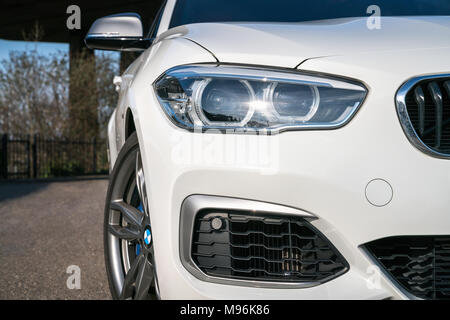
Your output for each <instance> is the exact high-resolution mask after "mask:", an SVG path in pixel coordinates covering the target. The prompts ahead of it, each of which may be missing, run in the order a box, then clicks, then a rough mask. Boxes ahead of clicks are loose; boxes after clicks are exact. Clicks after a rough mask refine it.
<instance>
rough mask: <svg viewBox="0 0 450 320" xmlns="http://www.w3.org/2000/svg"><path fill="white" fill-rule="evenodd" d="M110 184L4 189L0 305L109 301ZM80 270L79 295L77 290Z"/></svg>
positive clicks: (94, 182)
mask: <svg viewBox="0 0 450 320" xmlns="http://www.w3.org/2000/svg"><path fill="white" fill-rule="evenodd" d="M107 183H108V182H107V180H106V179H100V180H81V181H63V182H33V183H30V182H23V183H0V299H110V294H109V289H108V283H107V280H106V275H105V266H104V260H103V237H102V223H103V208H104V199H105V194H106V188H107ZM69 266H78V267H79V271H80V273H79V275H80V278H79V279H80V282H79V284H80V287H81V288H80V289H76V288H74V289H69V288H68V286H67V280H68V278H69V277H70V276H72V277H71V278H70V280H71V281H69V284H71V285H72V287H74V286H75V287H76V285H77V282H76V279H75V277H76V274H77V272H74V271H73V270H77V268H76V267H72V268H74V269H71V270H72V271H71V273H70V274H68V273H67V268H68V267H69Z"/></svg>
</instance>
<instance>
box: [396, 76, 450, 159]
mask: <svg viewBox="0 0 450 320" xmlns="http://www.w3.org/2000/svg"><path fill="white" fill-rule="evenodd" d="M397 110H398V114H399V117H400V121H401V123H402V126H403V129H404V131H405V133H406V135H407V136H408V138H409V140H410V141H411V142H412V143H413V145H415V146H416V147H417V148H418V149H419V150H421V151H423V152H425V153H428V154H430V155H433V156H437V157H441V158H450V75H436V76H426V77H420V78H415V79H412V80H410V81H408V82H407V83H405V84H404V85H403V86H402V87H401V88H400V90H399V92H398V94H397Z"/></svg>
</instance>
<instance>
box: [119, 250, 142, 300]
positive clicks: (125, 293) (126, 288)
mask: <svg viewBox="0 0 450 320" xmlns="http://www.w3.org/2000/svg"><path fill="white" fill-rule="evenodd" d="M143 259H144V255H143V254H140V255H139V256H137V257H136V259H134V261H133V264H132V265H131V267H130V270H128V273H127V274H126V276H125V279H124V281H123V286H122V292H121V293H120V299H122V300H125V299H128V298H132V297H133V292H134V283H135V282H136V277H137V274H138V271H139V266H140V265H141V263H142V261H143Z"/></svg>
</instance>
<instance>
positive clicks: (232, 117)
mask: <svg viewBox="0 0 450 320" xmlns="http://www.w3.org/2000/svg"><path fill="white" fill-rule="evenodd" d="M154 88H155V91H156V94H157V96H158V99H159V101H160V103H161V105H162V107H163V108H164V111H165V112H166V113H167V115H168V116H169V117H170V118H171V119H172V120H173V121H174V122H175V124H177V125H178V126H180V127H182V128H185V129H189V130H192V129H195V128H199V129H227V130H229V129H231V130H237V131H241V130H243V131H245V130H246V129H257V130H260V129H266V130H269V131H281V130H298V129H321V128H324V129H332V128H337V127H340V126H342V125H345V124H346V123H347V122H348V121H349V120H350V119H351V117H352V116H353V115H354V113H355V112H356V111H357V109H358V107H359V106H360V105H361V103H362V102H363V100H364V98H365V96H366V93H367V90H366V88H365V87H364V86H363V85H362V84H359V83H356V82H354V81H348V80H340V79H335V78H331V77H324V76H315V75H310V74H304V73H300V72H288V71H277V70H273V69H256V68H250V67H248V68H247V67H234V66H224V65H191V66H182V67H176V68H173V69H170V70H169V71H167V72H166V73H165V74H164V75H163V76H161V77H160V78H159V79H158V80H157V81H156V82H155V84H154Z"/></svg>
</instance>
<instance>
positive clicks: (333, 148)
mask: <svg viewBox="0 0 450 320" xmlns="http://www.w3.org/2000/svg"><path fill="white" fill-rule="evenodd" d="M445 52H446V51H445V50H443V51H442V50H441V51H439V50H437V51H432V52H430V53H429V55H430V56H433V55H434V56H435V58H436V60H434V62H430V63H428V62H427V63H422V64H418V65H416V68H417V69H416V70H415V71H414V72H415V73H414V74H411V70H410V69H408V64H407V63H406V62H404V63H403V64H402V62H401V60H399V61H398V63H397V65H396V73H395V74H394V73H392V72H391V71H390V68H392V65H390V64H386V65H384V66H380V67H379V69H377V71H373V72H372V73H370V74H368V73H367V67H366V66H367V64H368V61H370V59H373V58H374V57H373V56H370V55H368V56H364V57H360V58H355V57H352V59H350V58H342V57H341V58H339V57H338V58H332V59H324V60H321V59H318V60H312V61H311V62H310V63H309V64H308V63H306V64H305V65H303V66H302V67H304V68H305V69H308V70H310V71H311V70H313V71H320V72H325V71H326V70H333V73H335V74H340V75H346V76H349V77H352V78H355V79H361V80H362V81H364V82H365V83H366V85H367V87H368V88H369V94H368V97H367V99H366V101H365V103H364V105H363V106H362V107H361V109H360V110H359V111H358V113H357V114H356V115H355V117H354V118H353V119H352V121H351V122H350V123H349V124H348V125H346V126H345V127H343V128H340V129H336V130H327V131H325V130H324V131H320V130H317V131H297V132H284V133H281V134H277V135H271V136H264V135H260V136H244V135H236V134H221V133H206V134H202V133H191V132H186V131H183V130H182V129H179V128H177V127H175V126H174V125H173V124H172V123H171V122H170V121H169V120H168V119H167V117H166V116H165V114H164V113H163V111H162V110H161V108H160V107H159V105H158V102H157V99H156V97H155V95H154V93H153V92H152V91H151V90H150V86H148V87H145V88H144V87H141V88H140V87H139V86H136V88H135V89H136V90H144V89H145V90H147V91H146V92H147V93H146V94H141V95H139V96H137V98H136V101H135V103H136V105H138V106H144V105H145V106H148V105H152V107H146V108H144V107H139V115H138V116H137V117H136V116H135V120H136V123H137V125H136V127H137V131H138V138H139V142H140V146H141V149H142V154H143V158H144V169H145V171H146V172H148V173H146V174H148V175H149V176H150V181H149V182H148V184H149V185H148V189H149V190H150V204H151V207H150V212H151V220H152V229H153V233H154V239H155V240H154V241H155V242H154V244H155V252H156V261H157V265H156V268H157V274H158V281H159V286H160V291H161V296H162V298H164V299H407V298H412V297H411V296H409V295H408V294H405V292H404V291H403V290H401V289H400V288H399V286H398V285H396V284H395V283H394V282H393V281H391V280H390V279H389V278H388V277H387V276H386V275H385V274H384V273H383V272H381V273H378V272H377V269H376V268H375V267H374V262H373V261H372V259H371V258H370V257H369V256H368V255H367V254H366V253H365V250H364V249H363V248H362V245H364V244H365V243H368V242H371V241H373V240H376V239H380V238H385V237H390V236H400V235H449V234H450V219H449V218H448V208H449V207H450V197H448V190H449V189H450V174H449V173H450V170H449V169H450V163H449V162H448V161H447V160H442V159H437V158H432V157H430V156H428V155H426V154H424V153H422V152H420V151H419V150H417V149H416V148H415V147H413V146H412V145H411V144H410V143H409V141H408V139H407V138H406V136H405V134H404V132H403V130H402V127H401V125H400V122H399V120H398V117H397V113H396V108H395V103H394V99H395V94H396V91H397V89H398V88H399V87H400V86H401V84H402V83H403V82H404V81H406V80H407V79H408V78H409V77H411V76H413V75H417V74H421V73H425V70H427V71H428V72H433V71H435V72H436V73H438V70H442V69H440V68H442V63H443V57H444V55H443V53H445ZM422 54H423V53H422ZM381 55H382V54H381ZM386 55H388V54H386ZM412 55H414V54H412ZM417 55H418V56H420V53H417ZM378 56H380V54H378ZM391 58H392V56H389V55H388V56H386V57H385V59H386V61H392V59H391ZM389 59H390V60H389ZM446 63H447V62H446ZM348 65H352V69H351V71H349V69H348ZM449 69H450V66H449ZM387 79H389V81H387ZM146 85H148V84H146ZM142 119H145V122H144V121H143V120H142ZM374 180H376V181H384V182H385V183H386V185H388V186H389V188H390V190H391V191H390V192H391V198H389V199H388V200H389V201H385V203H382V205H374V204H372V203H375V204H377V201H378V200H379V198H378V194H377V192H375V194H372V195H369V196H368V195H367V187H368V184H369V183H370V182H371V181H374ZM386 190H387V189H386V188H385V189H384V190H381V191H380V194H383V192H385V191H386ZM387 192H389V191H387ZM193 194H201V195H213V196H222V197H232V198H242V199H250V200H255V201H264V202H270V203H274V204H280V205H284V206H290V207H294V208H298V209H301V210H304V211H306V212H309V213H311V214H313V215H314V216H315V217H316V218H317V219H316V220H314V221H312V224H313V225H314V226H315V227H316V228H317V229H318V230H320V231H321V232H322V233H323V234H324V235H325V236H326V237H327V238H328V240H330V241H331V243H332V244H333V245H334V246H335V247H336V248H337V249H338V250H339V252H340V253H341V254H342V255H343V256H344V257H345V259H346V260H347V262H348V263H349V265H350V268H349V270H348V272H346V273H345V274H343V275H341V276H339V277H337V278H335V279H333V280H331V281H329V282H326V283H323V284H321V285H318V286H314V287H310V288H292V289H274V288H264V287H258V286H254V287H251V286H238V285H231V284H224V283H221V284H218V283H211V282H207V281H203V280H200V279H198V278H197V277H195V276H193V275H192V274H191V273H190V272H188V271H187V270H186V268H185V267H184V266H183V264H182V262H181V258H180V228H185V226H183V225H181V226H180V215H181V206H182V203H183V201H184V200H185V199H186V198H187V197H189V196H191V195H193ZM380 197H381V198H383V196H380ZM371 198H372V199H371ZM371 200H373V201H371Z"/></svg>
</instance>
